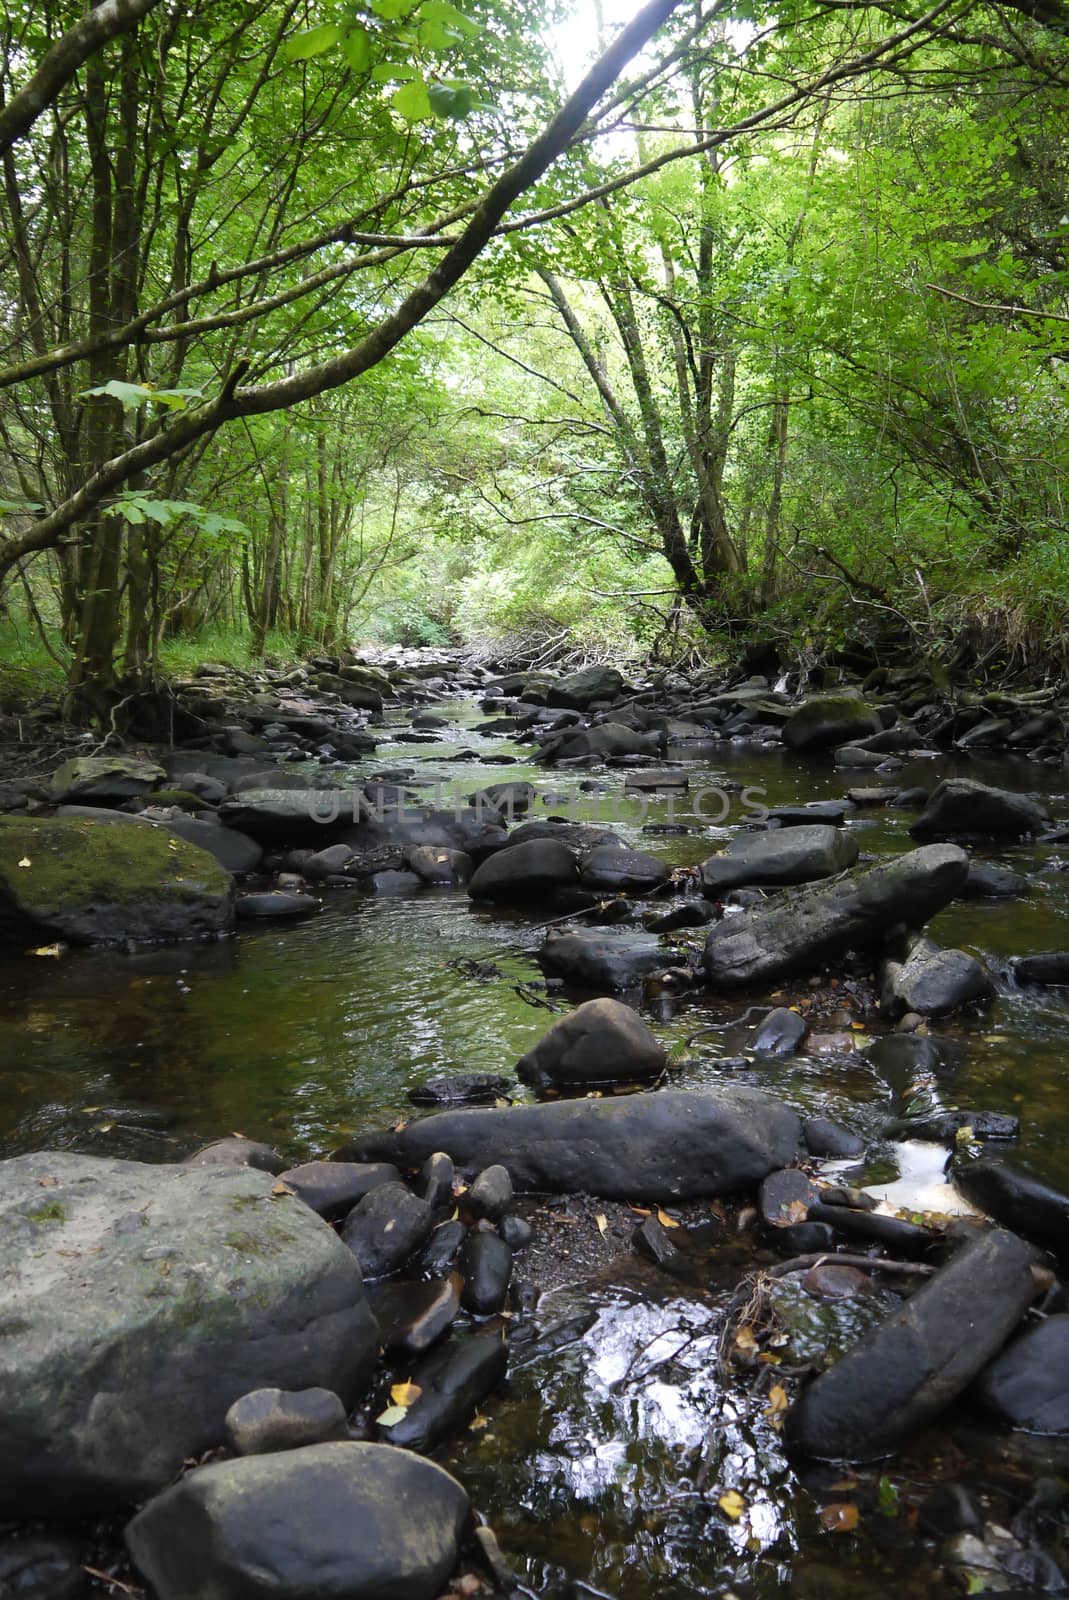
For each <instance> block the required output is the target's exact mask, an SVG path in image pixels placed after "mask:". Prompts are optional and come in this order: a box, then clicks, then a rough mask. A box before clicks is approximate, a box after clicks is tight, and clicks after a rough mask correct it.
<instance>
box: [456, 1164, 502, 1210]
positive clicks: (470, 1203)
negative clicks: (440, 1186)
mask: <svg viewBox="0 0 1069 1600" xmlns="http://www.w3.org/2000/svg"><path fill="white" fill-rule="evenodd" d="M462 1203H463V1209H464V1210H465V1211H466V1212H467V1213H468V1214H469V1216H472V1217H476V1218H480V1217H486V1218H488V1220H489V1221H490V1222H497V1221H498V1219H499V1218H501V1217H503V1216H504V1215H505V1212H506V1211H507V1210H508V1208H509V1206H510V1205H511V1204H512V1179H511V1178H510V1177H509V1175H508V1169H507V1168H506V1167H502V1166H493V1167H484V1168H483V1170H482V1172H480V1173H479V1176H478V1177H477V1178H476V1179H475V1182H474V1183H473V1184H472V1185H471V1187H470V1188H469V1189H468V1191H467V1193H466V1194H465V1195H464V1196H463V1197H462Z"/></svg>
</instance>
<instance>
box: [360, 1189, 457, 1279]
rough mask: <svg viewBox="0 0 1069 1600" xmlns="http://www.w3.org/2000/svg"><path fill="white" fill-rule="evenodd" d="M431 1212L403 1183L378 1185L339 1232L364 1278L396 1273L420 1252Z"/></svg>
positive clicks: (366, 1196)
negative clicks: (358, 1264)
mask: <svg viewBox="0 0 1069 1600" xmlns="http://www.w3.org/2000/svg"><path fill="white" fill-rule="evenodd" d="M433 1226H434V1213H433V1211H432V1210H431V1208H430V1206H429V1205H428V1204H427V1202H426V1201H425V1200H419V1199H417V1198H416V1196H415V1195H414V1194H413V1193H412V1191H411V1190H410V1189H408V1188H406V1187H405V1185H404V1184H403V1183H381V1184H378V1185H376V1187H375V1188H374V1189H372V1190H371V1191H370V1193H369V1194H366V1195H365V1196H364V1198H363V1200H361V1201H360V1202H359V1204H358V1205H356V1206H354V1207H353V1209H352V1211H350V1213H349V1215H348V1216H347V1217H346V1219H345V1224H344V1226H343V1228H342V1231H341V1236H342V1239H343V1240H344V1242H345V1243H346V1244H347V1245H348V1247H349V1249H350V1250H351V1251H352V1253H353V1255H354V1256H355V1257H356V1259H357V1261H358V1262H359V1263H360V1268H361V1271H362V1272H363V1274H364V1276H365V1277H367V1278H384V1277H386V1275H387V1274H388V1273H390V1272H396V1270H397V1268H398V1267H400V1266H403V1265H404V1263H405V1262H406V1261H407V1260H408V1259H409V1257H410V1256H413V1255H415V1253H416V1251H417V1250H420V1249H422V1247H423V1245H424V1244H425V1243H426V1241H427V1238H428V1236H429V1234H430V1231H431V1228H432V1227H433Z"/></svg>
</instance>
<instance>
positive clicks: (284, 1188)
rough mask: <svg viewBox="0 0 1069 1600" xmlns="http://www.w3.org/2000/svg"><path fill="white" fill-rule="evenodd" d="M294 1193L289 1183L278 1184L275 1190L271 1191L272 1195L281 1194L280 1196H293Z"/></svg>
mask: <svg viewBox="0 0 1069 1600" xmlns="http://www.w3.org/2000/svg"><path fill="white" fill-rule="evenodd" d="M293 1192H294V1191H293V1190H292V1189H291V1188H290V1186H289V1184H288V1183H276V1184H275V1186H274V1188H273V1189H272V1190H271V1193H272V1194H280V1195H281V1194H293Z"/></svg>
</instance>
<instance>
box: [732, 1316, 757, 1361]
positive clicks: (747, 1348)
mask: <svg viewBox="0 0 1069 1600" xmlns="http://www.w3.org/2000/svg"><path fill="white" fill-rule="evenodd" d="M735 1349H736V1350H742V1351H744V1352H745V1353H746V1354H747V1355H749V1354H750V1353H751V1352H752V1351H754V1350H756V1349H757V1340H756V1339H755V1338H754V1332H753V1329H752V1328H751V1327H750V1325H749V1323H745V1324H744V1325H743V1326H742V1327H741V1328H740V1329H739V1331H738V1332H737V1333H736V1335H735Z"/></svg>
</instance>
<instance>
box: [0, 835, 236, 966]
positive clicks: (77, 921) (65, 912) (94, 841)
mask: <svg viewBox="0 0 1069 1600" xmlns="http://www.w3.org/2000/svg"><path fill="white" fill-rule="evenodd" d="M233 925H234V883H233V879H232V878H231V876H230V874H229V873H228V872H224V871H223V869H222V867H221V866H220V865H219V863H218V862H217V861H216V860H215V858H214V856H211V855H209V853H208V852H207V851H206V850H201V849H199V848H198V847H197V846H196V845H192V844H189V843H187V842H186V840H184V839H178V838H173V837H172V836H171V835H170V834H169V833H165V832H163V831H162V830H157V829H156V828H148V827H140V828H138V827H130V828H125V827H119V826H114V827H113V826H110V825H109V824H108V823H106V822H95V821H88V820H83V819H79V818H73V817H63V818H59V817H52V818H47V819H35V818H29V817H17V816H0V940H3V939H17V940H20V941H25V940H28V939H33V938H39V937H42V936H47V937H51V938H59V939H63V940H66V941H67V942H68V943H70V944H108V943H114V942H116V941H120V940H121V941H125V940H128V939H130V940H153V941H156V940H168V941H170V940H176V939H199V938H204V937H206V936H214V935H218V934H221V933H228V932H229V931H230V929H231V928H232V927H233Z"/></svg>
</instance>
